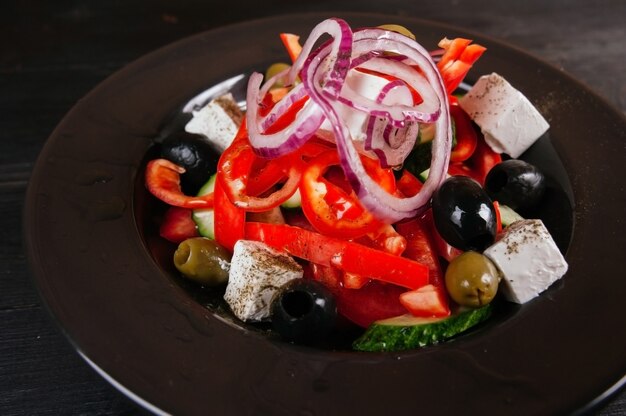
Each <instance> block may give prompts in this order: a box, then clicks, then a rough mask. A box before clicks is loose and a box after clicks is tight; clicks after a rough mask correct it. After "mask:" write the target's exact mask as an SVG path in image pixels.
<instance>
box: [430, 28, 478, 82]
mask: <svg viewBox="0 0 626 416" xmlns="http://www.w3.org/2000/svg"><path fill="white" fill-rule="evenodd" d="M471 42H472V41H471V40H469V39H463V38H456V39H453V40H449V39H443V40H442V41H441V42H439V46H440V47H441V48H443V49H445V53H444V54H443V56H442V57H441V60H440V61H439V62H438V63H437V68H439V72H440V73H441V76H442V78H443V83H444V85H445V86H446V90H447V91H448V94H452V92H453V91H454V90H455V89H456V88H457V87H458V86H459V84H460V83H461V82H462V81H463V79H464V78H465V75H467V73H468V71H469V70H470V68H471V67H472V65H473V64H474V62H476V61H477V60H478V58H480V56H481V55H482V54H483V52H485V50H486V48H485V47H483V46H480V45H476V44H474V45H470V43H471Z"/></svg>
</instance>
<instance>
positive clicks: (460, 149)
mask: <svg viewBox="0 0 626 416" xmlns="http://www.w3.org/2000/svg"><path fill="white" fill-rule="evenodd" d="M450 115H451V116H452V119H453V120H454V126H455V137H456V145H455V146H454V148H453V149H452V152H451V153H450V162H451V163H457V162H464V161H466V160H467V159H469V158H470V156H472V154H473V153H474V151H475V150H476V145H477V143H478V136H477V134H476V130H474V126H473V125H472V120H471V119H470V118H469V116H468V115H467V113H465V111H463V109H462V108H461V107H459V106H458V105H451V106H450Z"/></svg>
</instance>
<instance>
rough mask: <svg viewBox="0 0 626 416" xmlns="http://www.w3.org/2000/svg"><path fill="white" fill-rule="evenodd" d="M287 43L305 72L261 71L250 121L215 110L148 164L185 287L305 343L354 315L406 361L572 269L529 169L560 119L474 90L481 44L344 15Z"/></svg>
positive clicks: (479, 85) (361, 342) (250, 93)
mask: <svg viewBox="0 0 626 416" xmlns="http://www.w3.org/2000/svg"><path fill="white" fill-rule="evenodd" d="M280 39H281V40H282V43H283V44H284V46H285V47H286V50H287V52H288V54H289V57H290V58H291V63H289V64H286V63H276V64H274V65H271V66H270V67H269V68H267V71H266V73H265V75H263V74H260V73H253V74H252V75H251V76H250V78H249V81H248V87H247V96H246V104H245V112H243V111H242V110H241V107H240V106H239V105H238V104H237V102H236V101H235V100H234V99H233V97H232V95H230V94H226V95H224V96H221V97H218V98H215V99H213V100H211V101H210V102H209V103H207V104H206V105H205V106H204V107H203V108H201V109H197V110H195V111H194V112H193V118H192V119H191V120H190V121H189V122H188V123H187V125H186V126H185V130H184V131H179V132H176V133H175V134H172V135H171V136H169V137H168V138H166V139H165V140H164V141H163V142H162V143H160V145H159V146H160V155H159V157H158V158H155V159H153V160H150V161H149V162H148V164H147V166H146V170H145V184H146V187H147V189H148V190H149V191H150V192H151V193H152V194H153V195H154V196H155V197H156V198H158V199H160V200H161V201H163V202H164V203H165V204H166V205H167V206H168V208H167V211H166V213H165V215H164V216H163V218H162V220H161V222H160V225H159V226H160V235H161V236H162V237H163V238H165V239H167V240H169V241H171V242H173V243H175V244H177V248H176V250H175V252H174V253H173V262H174V265H175V266H176V268H177V269H178V270H179V271H180V273H181V274H182V275H183V276H184V277H186V278H188V279H191V280H193V281H195V282H197V283H199V284H200V285H202V286H203V287H205V288H207V290H217V291H221V292H220V293H223V298H224V300H225V301H226V302H227V304H228V306H229V308H230V310H231V311H232V313H233V314H234V316H235V317H236V318H237V319H239V320H241V321H243V322H250V323H256V322H271V325H272V327H273V328H274V330H275V331H276V332H277V333H278V334H280V336H281V337H283V338H284V339H285V340H287V341H289V342H294V343H306V344H316V343H318V342H320V340H323V339H324V338H325V337H328V336H329V334H330V333H332V332H333V331H336V330H337V328H338V327H339V326H341V325H345V322H350V325H354V326H358V327H361V328H362V331H361V332H360V334H359V336H358V338H357V339H355V340H354V342H353V343H352V346H353V348H354V349H356V350H363V351H397V350H404V349H412V348H417V347H422V346H425V345H430V344H435V343H439V342H443V341H445V340H448V339H449V338H452V337H454V336H456V335H458V334H460V333H462V332H464V331H466V330H467V329H469V328H471V327H473V326H475V325H478V324H480V323H481V322H483V321H484V320H486V319H488V318H489V316H490V315H491V312H492V301H493V300H494V299H496V298H500V299H503V300H506V301H508V302H515V303H519V304H522V303H525V302H528V301H530V300H531V299H533V298H535V297H536V296H538V295H539V294H540V293H541V292H543V291H544V290H546V289H547V288H548V287H549V286H551V285H552V284H553V283H554V282H555V281H556V280H558V279H560V278H561V277H562V276H563V275H564V274H565V272H566V271H567V263H566V261H565V259H564V258H563V255H562V254H561V252H560V251H559V249H558V247H557V246H556V244H555V243H554V240H553V239H552V237H551V235H550V233H549V232H548V230H547V229H546V227H545V225H544V224H543V222H542V221H541V220H540V219H536V218H525V217H527V213H529V212H533V209H534V208H535V207H537V206H538V205H541V203H542V199H543V198H544V194H545V188H546V185H545V183H546V177H545V175H544V173H543V172H542V171H541V170H540V169H538V168H537V167H535V166H533V165H531V164H529V163H527V162H524V161H522V160H520V159H518V157H519V156H520V155H521V154H522V153H524V151H525V150H526V149H528V148H529V147H530V146H531V145H532V144H533V143H534V142H535V141H536V140H537V139H538V138H539V137H540V136H541V135H543V134H544V133H545V132H546V131H547V130H548V128H549V126H548V123H547V122H546V120H545V119H544V118H543V117H542V116H541V114H540V113H539V112H538V111H537V109H536V108H535V107H534V106H533V105H532V104H531V102H530V101H529V100H528V99H527V98H526V97H525V96H524V95H523V94H522V93H521V92H520V91H518V90H517V89H515V88H514V87H513V86H512V85H511V84H509V82H507V80H506V79H504V78H503V77H502V76H501V75H499V74H496V73H491V74H486V75H483V76H481V77H480V78H478V81H477V82H476V83H474V85H473V86H471V88H469V87H468V89H466V90H465V91H462V93H459V85H461V83H462V82H463V80H464V78H465V76H466V74H467V73H468V72H469V70H470V69H471V67H472V65H473V64H474V63H475V62H476V61H477V60H478V59H479V58H480V56H481V55H482V54H483V53H484V52H485V48H484V47H483V46H480V45H478V44H474V43H472V41H471V40H468V39H462V38H456V39H446V38H444V39H442V40H441V41H440V42H439V44H438V45H437V46H436V47H435V45H432V46H433V48H431V49H432V50H430V51H429V50H428V49H426V48H425V47H423V46H422V45H420V44H419V43H418V42H417V41H416V39H415V36H414V35H413V34H412V33H411V32H410V31H409V30H408V29H406V28H404V27H402V26H398V25H383V26H379V27H375V28H370V27H368V28H360V29H352V28H351V27H350V26H349V25H348V24H347V23H346V22H345V21H343V20H342V19H338V18H332V19H328V20H325V21H323V22H321V23H319V24H318V25H317V26H316V27H315V28H314V29H313V30H312V32H311V33H310V35H309V37H308V38H307V39H306V40H305V41H304V42H303V43H300V37H299V36H298V35H295V34H289V33H282V34H280ZM277 42H278V35H277ZM317 45H320V46H317Z"/></svg>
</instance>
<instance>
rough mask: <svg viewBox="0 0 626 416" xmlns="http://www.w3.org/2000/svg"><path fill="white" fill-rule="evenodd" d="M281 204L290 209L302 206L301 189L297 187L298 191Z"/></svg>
mask: <svg viewBox="0 0 626 416" xmlns="http://www.w3.org/2000/svg"><path fill="white" fill-rule="evenodd" d="M280 206H281V207H283V208H289V209H293V208H300V207H302V196H301V195H300V190H299V189H296V192H295V193H294V194H293V195H291V197H290V198H289V199H288V200H286V201H285V202H283V203H282V204H281V205H280Z"/></svg>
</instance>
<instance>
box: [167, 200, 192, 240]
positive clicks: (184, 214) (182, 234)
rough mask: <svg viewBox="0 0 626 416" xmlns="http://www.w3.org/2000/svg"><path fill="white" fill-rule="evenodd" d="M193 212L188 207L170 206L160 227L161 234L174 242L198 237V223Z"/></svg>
mask: <svg viewBox="0 0 626 416" xmlns="http://www.w3.org/2000/svg"><path fill="white" fill-rule="evenodd" d="M192 212H193V211H192V210H191V209H188V208H180V207H174V206H171V207H169V208H168V209H167V211H166V212H165V216H164V217H163V221H162V222H161V225H160V227H159V235H160V236H161V237H163V238H165V239H166V240H169V241H171V242H173V243H181V242H183V241H185V240H186V239H188V238H192V237H197V236H198V235H199V234H198V230H197V228H196V223H195V222H194V221H193V218H192V217H191V213H192Z"/></svg>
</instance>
